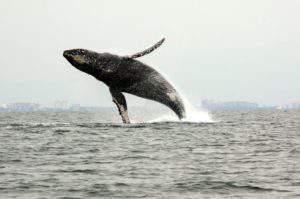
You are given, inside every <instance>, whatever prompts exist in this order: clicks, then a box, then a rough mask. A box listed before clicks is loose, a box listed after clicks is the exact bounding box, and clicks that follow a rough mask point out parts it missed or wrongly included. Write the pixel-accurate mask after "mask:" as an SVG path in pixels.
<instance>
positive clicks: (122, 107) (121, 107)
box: [109, 88, 130, 124]
mask: <svg viewBox="0 0 300 199" xmlns="http://www.w3.org/2000/svg"><path fill="white" fill-rule="evenodd" d="M109 91H110V93H111V96H112V98H113V100H112V101H113V102H114V103H115V104H116V106H117V108H118V111H119V114H120V115H121V117H122V121H123V123H127V124H128V123H130V121H129V117H128V111H127V104H126V99H125V97H124V95H123V94H122V93H120V92H118V91H116V90H114V89H112V88H110V89H109Z"/></svg>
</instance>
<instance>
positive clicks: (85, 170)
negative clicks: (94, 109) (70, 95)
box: [0, 110, 300, 199]
mask: <svg viewBox="0 0 300 199" xmlns="http://www.w3.org/2000/svg"><path fill="white" fill-rule="evenodd" d="M140 111H141V112H143V113H144V114H146V113H147V111H145V110H140ZM141 112H136V113H132V114H133V115H134V118H135V119H136V120H138V119H139V117H140V116H141V114H140V113H141ZM154 114H155V113H154ZM139 115H140V116H139ZM211 116H212V118H213V120H214V121H218V122H210V123H205V122H204V123H185V122H156V123H149V122H147V121H150V120H153V118H157V116H155V117H152V116H151V117H149V118H147V119H145V118H144V117H143V118H140V120H144V121H145V122H146V123H135V124H130V125H123V124H121V123H118V121H119V120H120V118H119V116H118V114H117V112H116V111H106V112H98V113H76V112H65V113H46V112H36V113H0V140H1V145H0V198H178V199H182V198H299V197H300V190H299V185H300V184H299V183H300V171H299V168H300V162H299V161H300V158H299V157H300V148H299V140H300V138H299V136H300V134H299V129H300V112H299V110H298V111H296V110H294V111H293V110H291V111H283V110H251V111H217V112H212V113H211ZM148 119H149V120H148Z"/></svg>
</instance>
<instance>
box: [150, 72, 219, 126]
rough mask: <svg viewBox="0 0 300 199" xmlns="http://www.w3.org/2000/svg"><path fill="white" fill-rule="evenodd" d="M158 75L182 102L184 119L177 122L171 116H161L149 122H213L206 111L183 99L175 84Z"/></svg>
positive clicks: (176, 118)
mask: <svg viewBox="0 0 300 199" xmlns="http://www.w3.org/2000/svg"><path fill="white" fill-rule="evenodd" d="M159 73H160V74H161V75H162V76H163V77H164V78H165V79H166V80H167V81H168V82H169V83H170V84H171V85H172V86H173V88H175V90H176V91H177V92H178V94H179V96H180V97H181V99H182V101H183V106H184V108H185V114H186V116H185V118H183V119H182V120H179V119H178V117H177V116H175V115H174V114H173V115H163V116H161V117H158V118H157V119H154V120H151V121H150V122H191V123H209V122H214V121H213V119H212V118H211V116H210V115H209V112H208V111H205V110H199V109H196V108H195V107H194V106H193V105H192V104H191V103H190V102H189V100H188V99H187V98H186V97H185V95H184V94H183V92H182V91H181V90H180V89H179V88H178V87H176V86H175V84H174V83H173V82H172V81H171V80H170V78H168V76H167V75H165V74H164V73H163V72H161V71H159Z"/></svg>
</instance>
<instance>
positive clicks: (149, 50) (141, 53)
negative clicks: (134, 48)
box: [124, 38, 165, 59]
mask: <svg viewBox="0 0 300 199" xmlns="http://www.w3.org/2000/svg"><path fill="white" fill-rule="evenodd" d="M164 41H165V38H162V39H161V40H159V41H158V42H157V43H156V44H154V45H153V46H151V47H150V48H147V49H146V50H143V51H141V52H138V53H135V54H133V55H129V56H124V58H132V59H135V58H139V57H142V56H144V55H147V54H149V53H151V52H152V51H154V50H155V49H157V48H158V47H160V46H161V45H162V43H164Z"/></svg>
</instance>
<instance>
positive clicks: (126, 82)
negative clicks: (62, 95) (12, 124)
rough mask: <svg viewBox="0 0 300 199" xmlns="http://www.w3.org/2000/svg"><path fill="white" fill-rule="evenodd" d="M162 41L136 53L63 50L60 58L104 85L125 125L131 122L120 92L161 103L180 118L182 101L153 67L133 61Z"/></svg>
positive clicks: (124, 100) (181, 115)
mask: <svg viewBox="0 0 300 199" xmlns="http://www.w3.org/2000/svg"><path fill="white" fill-rule="evenodd" d="M164 41H165V39H164V38H163V39H161V40H160V41H159V42H157V43H156V44H155V45H153V46H151V47H150V48H147V49H146V50H144V51H141V52H139V53H136V54H133V55H129V56H118V55H113V54H110V53H97V52H94V51H90V50H86V49H71V50H66V51H64V53H63V56H64V57H65V58H66V59H67V60H68V61H69V62H70V63H71V64H72V65H73V66H74V67H75V68H77V69H78V70H80V71H82V72H85V73H87V74H89V75H92V76H93V77H95V78H96V79H97V80H99V81H102V82H104V83H105V84H106V85H107V86H108V87H109V90H110V93H111V95H112V98H113V102H114V103H115V104H116V106H117V108H118V111H119V114H120V115H121V117H122V121H123V122H124V123H130V120H129V117H128V111H127V103H126V99H125V97H124V95H123V94H122V93H129V94H132V95H135V96H138V97H142V98H145V99H149V100H154V101H156V102H159V103H162V104H164V105H166V106H167V107H169V108H170V109H172V110H173V111H174V112H175V113H176V115H177V116H178V118H179V119H182V118H184V117H185V109H184V105H183V100H182V99H181V97H180V95H179V94H178V92H177V91H176V90H175V88H174V87H173V86H172V85H171V84H170V83H169V82H168V81H167V80H166V79H165V78H164V77H163V76H162V75H161V74H160V73H159V72H157V71H156V70H155V69H154V68H152V67H150V66H148V65H146V64H144V63H142V62H140V61H138V60H136V58H139V57H142V56H144V55H146V54H149V53H151V52H152V51H153V50H155V49H157V48H158V47H159V46H160V45H161V44H162V43H163V42H164Z"/></svg>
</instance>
